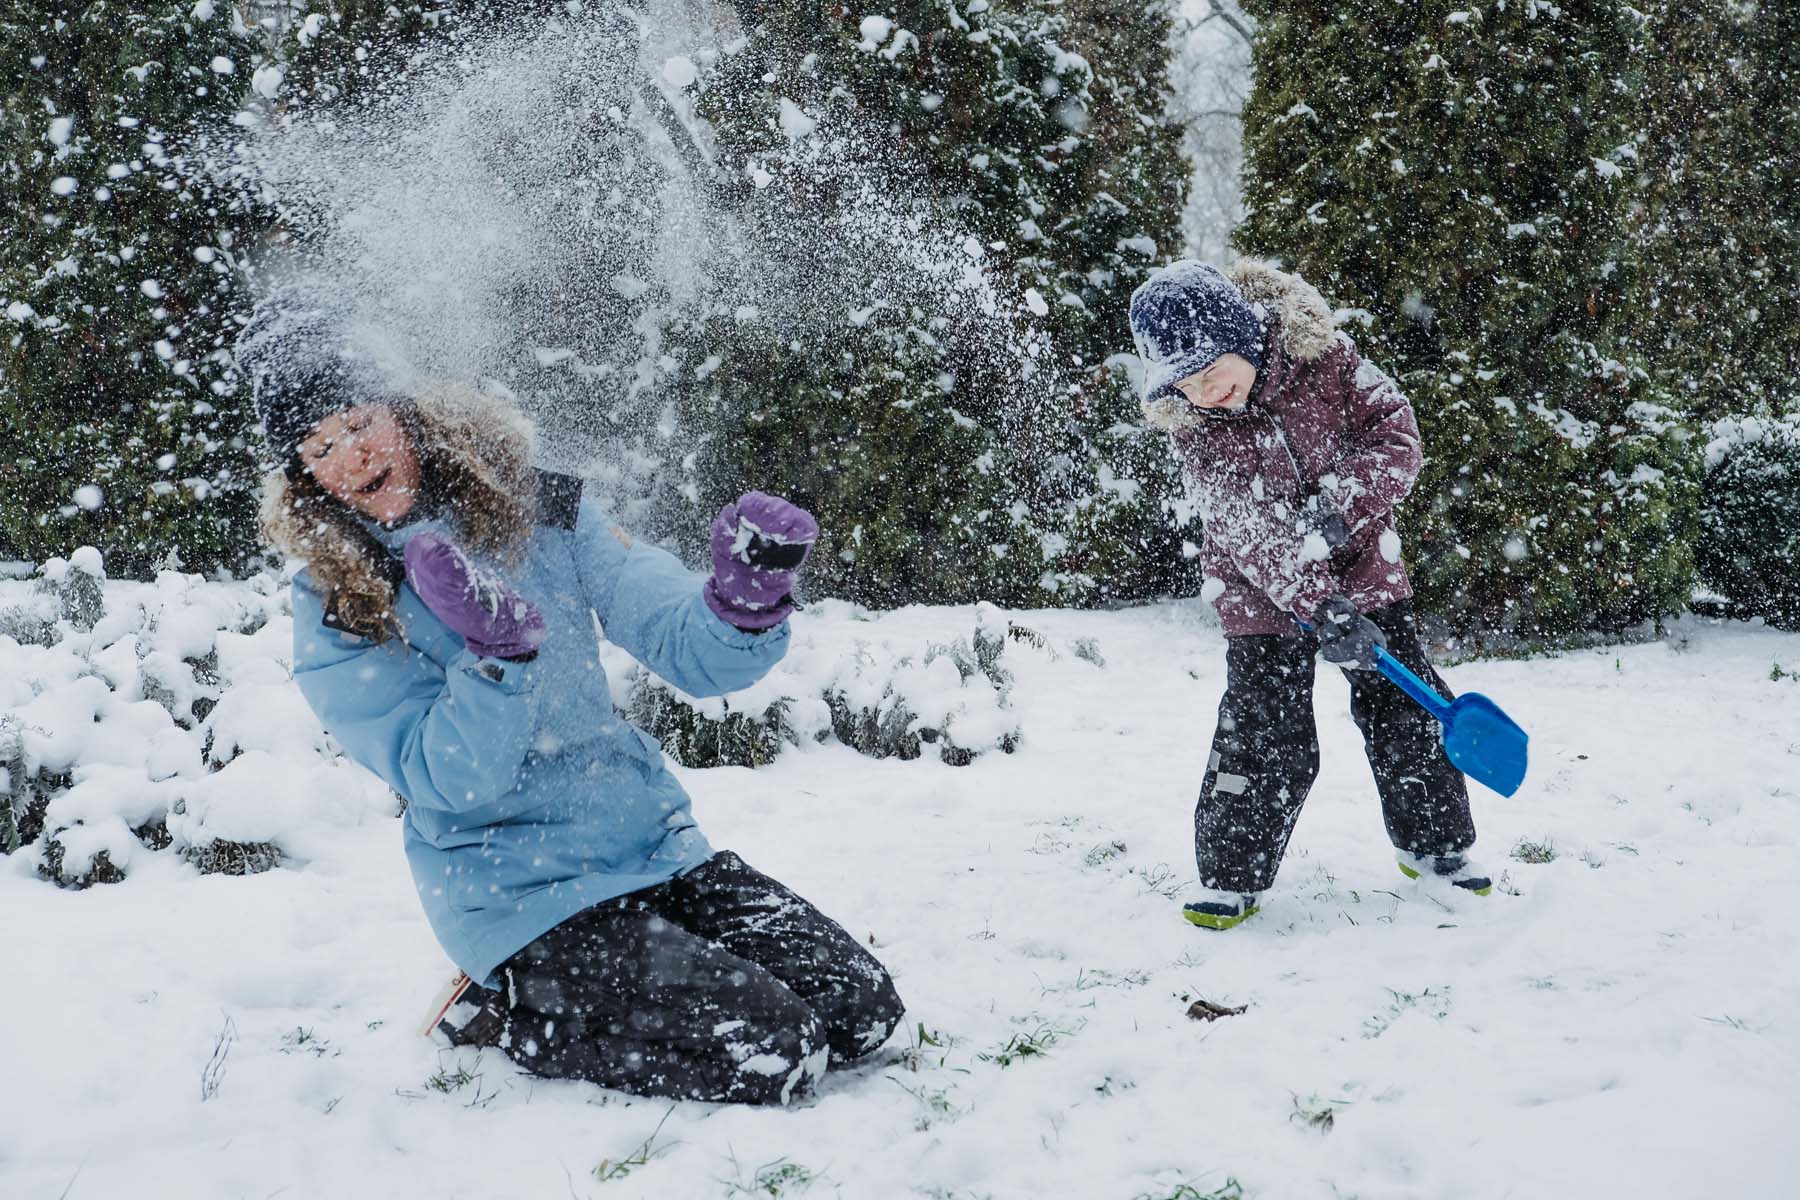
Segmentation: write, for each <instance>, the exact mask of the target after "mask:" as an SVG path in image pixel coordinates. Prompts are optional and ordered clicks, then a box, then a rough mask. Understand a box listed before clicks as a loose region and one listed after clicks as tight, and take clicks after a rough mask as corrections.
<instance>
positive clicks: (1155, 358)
mask: <svg viewBox="0 0 1800 1200" xmlns="http://www.w3.org/2000/svg"><path fill="white" fill-rule="evenodd" d="M1131 335H1132V337H1133V338H1134V339H1136V341H1137V351H1138V355H1139V356H1140V357H1141V358H1143V360H1144V366H1145V371H1144V402H1145V403H1146V404H1154V403H1156V402H1157V401H1159V400H1164V399H1167V398H1169V397H1170V396H1171V395H1173V394H1174V392H1175V384H1176V383H1177V382H1179V381H1180V380H1183V379H1186V378H1187V377H1188V376H1189V375H1192V374H1194V373H1195V372H1196V371H1204V370H1206V368H1208V367H1210V366H1212V364H1213V363H1215V362H1217V361H1218V359H1219V358H1220V357H1221V356H1222V355H1226V354H1237V355H1241V356H1243V357H1244V358H1246V359H1248V360H1249V361H1250V365H1251V366H1253V367H1255V368H1256V369H1257V370H1259V371H1260V370H1262V365H1263V322H1262V318H1261V317H1260V316H1258V315H1257V313H1256V310H1255V309H1253V308H1251V307H1250V304H1249V302H1248V301H1246V300H1245V299H1244V295H1243V293H1242V292H1240V291H1238V289H1237V285H1236V284H1234V283H1232V282H1231V280H1229V279H1227V278H1225V275H1224V273H1223V272H1221V271H1220V270H1219V269H1218V268H1217V267H1212V266H1208V265H1207V264H1205V263H1201V262H1195V261H1194V260H1192V259H1187V258H1184V259H1181V260H1179V261H1176V262H1172V263H1170V264H1169V265H1168V266H1166V267H1164V268H1162V269H1161V270H1159V271H1156V272H1155V273H1153V274H1152V275H1151V276H1150V278H1148V279H1146V280H1144V282H1143V283H1141V284H1139V285H1138V289H1137V291H1135V292H1133V293H1132V294H1131Z"/></svg>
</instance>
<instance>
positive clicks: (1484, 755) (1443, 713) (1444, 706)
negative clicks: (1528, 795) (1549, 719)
mask: <svg viewBox="0 0 1800 1200" xmlns="http://www.w3.org/2000/svg"><path fill="white" fill-rule="evenodd" d="M1375 666H1376V668H1377V669H1378V670H1380V672H1381V673H1382V674H1383V675H1386V676H1387V677H1388V678H1389V679H1391V680H1393V681H1394V684H1395V686H1397V687H1398V688H1399V689H1400V690H1401V691H1403V692H1405V693H1406V694H1407V695H1408V696H1411V697H1412V698H1413V699H1414V700H1417V701H1418V702H1419V707H1420V708H1423V709H1424V710H1425V711H1426V712H1428V713H1430V714H1431V715H1432V716H1434V717H1436V718H1437V719H1438V720H1439V721H1440V722H1442V723H1443V726H1444V753H1445V754H1446V755H1448V756H1449V758H1450V762H1451V764H1452V765H1453V766H1455V768H1456V769H1457V770H1459V771H1461V772H1462V773H1463V774H1464V775H1467V776H1468V777H1469V778H1470V779H1473V780H1475V781H1476V782H1477V783H1485V784H1487V786H1489V787H1491V788H1493V789H1494V790H1495V791H1496V792H1499V793H1500V794H1501V795H1502V796H1510V795H1512V794H1513V793H1514V792H1516V791H1518V790H1519V785H1520V784H1521V783H1524V782H1525V757H1526V745H1527V743H1529V742H1530V740H1531V737H1530V735H1529V734H1527V733H1526V732H1525V731H1524V730H1523V729H1521V728H1519V723H1518V722H1517V721H1515V720H1513V719H1512V718H1511V717H1509V716H1507V715H1506V714H1505V713H1504V712H1502V711H1500V706H1499V705H1498V704H1495V703H1494V702H1493V701H1492V700H1489V699H1488V698H1487V697H1486V696H1483V695H1482V694H1481V693H1480V692H1466V693H1464V694H1463V695H1461V696H1458V697H1457V698H1456V699H1455V700H1451V701H1446V700H1445V699H1444V698H1443V697H1442V696H1440V695H1438V694H1437V692H1436V691H1435V690H1433V689H1432V686H1431V685H1430V684H1428V683H1426V682H1425V681H1424V680H1423V679H1420V678H1419V677H1418V676H1417V675H1414V674H1413V673H1412V672H1411V671H1409V670H1407V669H1406V667H1405V666H1404V665H1403V664H1402V663H1401V662H1400V660H1399V659H1397V658H1395V657H1394V656H1393V655H1391V654H1389V653H1388V652H1387V651H1386V650H1384V649H1382V648H1381V647H1380V646H1377V647H1375Z"/></svg>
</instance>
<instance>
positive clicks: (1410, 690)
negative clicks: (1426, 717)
mask: <svg viewBox="0 0 1800 1200" xmlns="http://www.w3.org/2000/svg"><path fill="white" fill-rule="evenodd" d="M1375 666H1376V668H1377V669H1378V670H1379V671H1380V672H1381V673H1382V674H1383V675H1386V676H1387V677H1388V678H1389V679H1391V680H1393V682H1394V685H1395V686H1396V687H1398V688H1399V689H1400V690H1401V691H1403V692H1405V693H1406V694H1407V695H1408V696H1411V697H1412V698H1413V699H1414V700H1417V701H1418V702H1419V707H1420V708H1422V709H1424V710H1425V711H1426V712H1428V713H1430V714H1431V715H1432V716H1434V717H1436V718H1437V719H1438V720H1439V721H1440V722H1448V721H1449V720H1450V702H1449V701H1448V700H1445V699H1444V698H1443V697H1442V696H1440V695H1438V694H1437V690H1436V689H1435V688H1433V687H1432V686H1431V685H1430V684H1429V683H1426V682H1425V681H1424V680H1423V679H1420V678H1419V677H1418V676H1417V675H1415V674H1413V673H1412V672H1411V671H1409V670H1408V669H1407V668H1406V664H1405V663H1402V662H1401V661H1400V660H1399V659H1397V658H1395V657H1394V656H1393V655H1391V654H1389V653H1388V652H1387V650H1386V649H1385V648H1384V647H1381V646H1377V647H1375Z"/></svg>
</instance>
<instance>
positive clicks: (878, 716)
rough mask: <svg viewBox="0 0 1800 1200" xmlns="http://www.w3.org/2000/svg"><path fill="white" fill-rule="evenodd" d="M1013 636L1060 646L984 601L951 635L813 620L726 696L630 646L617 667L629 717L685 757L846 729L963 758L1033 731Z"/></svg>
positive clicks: (734, 753) (846, 734) (708, 756)
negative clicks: (877, 630) (1017, 706)
mask: <svg viewBox="0 0 1800 1200" xmlns="http://www.w3.org/2000/svg"><path fill="white" fill-rule="evenodd" d="M1009 641H1011V642H1016V641H1023V642H1026V643H1028V644H1030V645H1031V646H1033V647H1034V648H1036V649H1038V650H1040V651H1042V652H1044V653H1046V654H1048V655H1051V656H1055V651H1054V650H1052V649H1051V648H1050V646H1049V643H1048V641H1047V640H1046V639H1044V638H1043V637H1042V636H1041V635H1040V634H1037V633H1035V632H1034V631H1032V630H1029V629H1026V628H1025V627H1023V626H1018V625H1013V624H1011V623H1010V622H1008V621H1007V620H1006V618H1005V616H1004V614H1002V613H1001V612H1000V610H999V609H996V608H994V607H992V606H990V605H979V606H977V609H976V622H975V626H974V628H973V629H972V630H971V632H970V635H969V636H968V637H966V638H958V639H953V640H951V641H949V642H927V643H925V644H923V645H920V644H917V643H913V644H896V642H895V641H894V640H892V639H882V640H870V639H866V638H859V637H854V636H852V637H849V638H845V637H843V636H841V634H840V632H839V629H838V628H837V627H835V626H834V625H825V626H822V627H808V628H805V629H802V630H800V631H797V632H796V635H795V643H794V646H793V648H792V649H790V651H789V652H788V655H787V657H786V658H785V659H784V660H783V661H782V663H781V664H780V666H778V667H777V668H776V669H775V670H773V671H771V672H770V673H769V674H768V675H767V676H765V677H764V678H763V679H762V680H760V681H759V682H757V683H756V684H755V685H754V686H752V687H750V688H748V689H746V690H744V691H742V692H738V693H736V694H734V695H732V696H730V697H727V698H723V699H721V698H708V699H697V698H695V697H691V696H688V695H686V694H684V693H682V692H680V691H679V690H677V689H676V688H674V687H673V686H671V685H670V684H669V683H667V682H665V681H664V680H662V679H660V678H658V677H657V676H655V675H653V674H651V673H650V672H648V671H647V670H645V669H644V668H643V667H641V666H637V665H636V664H633V663H630V662H629V661H628V660H625V659H623V657H622V656H620V657H618V658H617V659H616V660H615V662H614V663H612V664H609V669H611V670H612V671H613V674H614V677H615V678H616V679H619V680H621V681H622V682H621V687H622V691H623V697H622V698H621V700H620V707H621V708H622V709H623V710H624V712H625V714H626V716H627V717H628V718H629V719H630V720H631V721H632V722H634V723H635V724H637V725H638V726H639V727H640V728H642V729H643V730H645V731H646V732H647V733H649V734H651V735H652V736H653V737H655V738H657V739H658V740H660V741H661V742H662V744H663V749H664V750H666V751H667V752H668V753H669V754H670V756H671V757H673V758H674V759H675V760H676V761H677V762H679V763H681V764H682V765H683V766H688V767H712V766H748V767H754V766H760V765H762V764H763V763H766V762H768V761H770V760H771V759H773V758H774V757H775V756H776V755H777V754H778V753H780V752H781V750H782V749H783V748H784V747H786V746H799V745H804V744H807V743H817V742H824V741H830V740H832V739H834V738H835V739H836V740H837V741H838V742H840V743H842V744H843V745H846V746H849V747H850V748H851V749H853V750H856V751H857V752H858V753H861V754H867V755H869V756H870V757H873V758H901V759H914V758H918V757H920V756H921V755H922V754H923V753H925V751H926V750H927V749H934V750H935V751H936V752H937V754H938V757H939V758H941V759H942V760H943V761H944V762H946V763H949V764H951V765H953V766H963V765H966V764H968V763H970V762H972V761H973V760H974V759H975V758H976V756H978V755H980V754H984V753H986V752H988V751H990V750H995V749H998V750H1001V751H1003V752H1005V753H1011V752H1012V751H1013V750H1014V749H1015V748H1016V747H1017V745H1018V744H1019V741H1020V739H1021V737H1022V736H1023V735H1022V732H1021V729H1020V723H1019V718H1018V714H1017V713H1016V712H1015V711H1014V710H1013V709H1012V706H1011V703H1010V693H1011V689H1012V676H1011V674H1010V672H1009V671H1008V670H1007V669H1006V666H1005V664H1004V661H1003V660H1004V656H1005V653H1006V649H1007V645H1008V643H1009Z"/></svg>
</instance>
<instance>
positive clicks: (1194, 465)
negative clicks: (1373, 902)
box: [1131, 261, 1491, 929]
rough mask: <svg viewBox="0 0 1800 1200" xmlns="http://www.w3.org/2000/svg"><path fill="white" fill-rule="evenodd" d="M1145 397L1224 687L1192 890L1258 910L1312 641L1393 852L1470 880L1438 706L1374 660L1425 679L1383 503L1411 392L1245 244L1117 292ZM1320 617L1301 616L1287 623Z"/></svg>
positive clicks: (1410, 461) (1308, 722)
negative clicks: (1235, 255) (1344, 695)
mask: <svg viewBox="0 0 1800 1200" xmlns="http://www.w3.org/2000/svg"><path fill="white" fill-rule="evenodd" d="M1131 328H1132V333H1133V335H1134V337H1135V338H1136V340H1137V346H1138V353H1139V354H1140V356H1142V358H1143V359H1144V360H1145V362H1146V367H1147V370H1146V374H1145V381H1144V412H1145V415H1146V417H1147V418H1148V419H1149V420H1150V422H1151V423H1152V424H1153V425H1156V426H1158V427H1159V428H1163V429H1167V430H1169V431H1170V433H1171V434H1172V435H1173V436H1174V440H1175V446H1176V448H1177V450H1178V451H1179V452H1180V454H1181V457H1182V459H1183V462H1184V463H1185V465H1186V468H1187V475H1188V478H1189V480H1190V481H1191V483H1192V486H1193V488H1194V489H1195V491H1196V492H1197V494H1198V499H1199V501H1200V507H1201V514H1202V518H1203V520H1204V523H1205V530H1206V533H1205V539H1204V540H1205V545H1204V547H1203V548H1202V556H1203V557H1202V560H1201V565H1202V567H1203V568H1204V571H1205V575H1206V588H1205V594H1207V595H1208V596H1210V598H1211V599H1212V602H1213V604H1214V606H1215V607H1216V608H1217V609H1218V612H1219V616H1220V618H1221V620H1222V621H1223V623H1224V626H1225V637H1226V651H1225V664H1226V684H1225V697H1224V699H1223V700H1222V701H1221V703H1220V705H1219V723H1218V729H1217V731H1216V732H1215V734H1214V735H1213V743H1212V754H1211V756H1210V758H1209V759H1208V761H1207V769H1206V775H1205V778H1204V780H1203V781H1202V783H1201V787H1200V802H1199V805H1198V808H1197V809H1196V811H1195V813H1194V850H1195V855H1196V857H1197V858H1198V860H1199V865H1200V883H1201V885H1202V888H1203V889H1204V891H1203V894H1202V896H1201V898H1200V899H1199V900H1198V901H1197V902H1195V903H1192V904H1189V905H1187V907H1186V915H1187V918H1188V920H1190V921H1192V922H1193V923H1194V924H1196V925H1199V926H1202V927H1204V928H1208V929H1228V928H1230V927H1232V926H1234V925H1237V924H1239V923H1240V922H1242V921H1243V920H1244V919H1245V918H1247V917H1249V916H1250V915H1251V914H1252V913H1254V912H1255V911H1256V909H1257V904H1258V901H1259V898H1260V896H1261V894H1262V893H1263V892H1265V891H1267V890H1268V889H1269V887H1270V885H1271V884H1272V883H1274V881H1275V872H1276V869H1277V868H1278V867H1279V866H1280V864H1281V858H1282V855H1283V853H1284V852H1285V851H1286V849H1287V843H1288V837H1289V836H1290V835H1291V834H1292V833H1293V829H1294V821H1295V820H1296V818H1298V817H1299V815H1300V808H1301V805H1303V804H1304V803H1305V802H1306V795H1307V792H1308V791H1309V790H1310V789H1311V787H1312V783H1313V779H1314V778H1315V777H1316V776H1317V774H1318V770H1319V739H1318V730H1317V728H1316V726H1315V724H1314V721H1313V696H1312V690H1313V655H1314V653H1315V651H1316V652H1317V653H1319V654H1321V655H1322V656H1323V657H1324V658H1325V660H1326V661H1327V662H1330V663H1334V664H1336V665H1337V666H1339V667H1342V668H1343V669H1344V673H1345V675H1346V676H1347V677H1348V678H1349V680H1350V713H1351V716H1352V717H1353V718H1354V719H1355V721H1356V724H1357V728H1359V729H1360V730H1361V731H1362V735H1363V740H1364V743H1365V745H1366V748H1367V750H1368V755H1369V765H1370V767H1371V768H1373V770H1374V773H1375V786H1376V789H1377V790H1378V791H1379V792H1380V793H1381V807H1382V815H1383V817H1384V818H1385V820H1386V824H1387V834H1388V838H1389V839H1390V840H1391V841H1392V842H1393V844H1394V846H1395V848H1396V849H1397V850H1398V851H1399V861H1400V869H1401V870H1402V871H1404V872H1405V873H1406V874H1407V875H1409V876H1412V877H1414V878H1417V877H1419V876H1421V875H1428V876H1433V877H1437V878H1441V879H1444V880H1447V881H1448V882H1449V883H1451V884H1453V885H1455V886H1457V887H1459V888H1464V889H1466V890H1468V891H1471V892H1474V893H1477V894H1479V895H1486V894H1487V893H1488V892H1489V890H1491V885H1490V882H1489V881H1488V879H1487V878H1485V877H1484V876H1483V875H1481V874H1480V873H1479V872H1478V871H1476V870H1474V869H1473V868H1472V867H1471V866H1470V865H1469V862H1468V859H1467V856H1466V854H1465V851H1467V850H1468V848H1469V846H1470V845H1472V844H1473V843H1474V841H1475V826H1474V823H1473V821H1472V820H1471V818H1470V815H1469V794H1468V789H1467V787H1466V786H1465V784H1464V782H1463V778H1462V775H1461V773H1460V772H1458V771H1457V769H1456V768H1455V767H1454V766H1452V765H1451V764H1450V760H1449V759H1448V758H1447V757H1446V756H1445V754H1444V749H1443V744H1442V741H1441V739H1440V734H1439V729H1438V725H1437V722H1436V721H1435V720H1434V719H1433V718H1432V717H1431V716H1429V715H1428V714H1426V713H1425V712H1424V711H1423V710H1421V709H1420V708H1419V707H1418V706H1417V705H1416V704H1414V703H1413V702H1412V701H1411V700H1409V699H1407V697H1406V696H1405V694H1404V693H1402V692H1401V691H1400V689H1399V688H1397V687H1395V686H1394V685H1393V684H1391V683H1389V682H1388V681H1387V680H1386V679H1385V678H1384V677H1382V676H1381V675H1380V674H1378V673H1377V672H1376V670H1375V654H1374V651H1375V647H1376V646H1384V647H1386V648H1387V650H1388V652H1389V653H1390V654H1392V655H1393V656H1394V657H1395V658H1397V659H1399V660H1400V662H1402V663H1404V664H1405V665H1406V666H1407V667H1410V668H1411V669H1412V670H1413V671H1415V672H1417V673H1418V674H1419V675H1420V676H1421V677H1423V678H1424V679H1425V680H1426V681H1427V682H1429V683H1431V684H1432V685H1433V686H1435V687H1436V688H1437V689H1438V691H1439V692H1440V693H1442V694H1443V695H1445V696H1450V695H1451V692H1450V690H1449V689H1448V688H1446V687H1445V686H1444V683H1443V680H1442V679H1440V678H1439V677H1438V676H1437V674H1436V673H1435V672H1434V671H1433V670H1432V669H1431V664H1430V663H1429V662H1428V661H1427V659H1426V657H1425V650H1424V646H1423V645H1422V643H1421V641H1420V637H1419V628H1418V623H1417V621H1416V619H1415V618H1414V615H1413V608H1412V584H1411V582H1410V581H1409V580H1408V579H1407V575H1406V568H1405V567H1404V566H1403V565H1402V564H1401V562H1400V538H1399V535H1398V534H1397V533H1396V532H1395V530H1394V505H1395V504H1397V503H1398V502H1399V501H1400V500H1401V499H1402V498H1403V497H1404V496H1405V495H1406V493H1407V492H1408V491H1409V490H1411V488H1412V484H1413V480H1414V479H1415V478H1416V477H1417V476H1418V473H1419V465H1420V453H1419V427H1418V424H1417V422H1416V421H1415V420H1414V419H1413V412H1412V407H1411V406H1410V405H1409V404H1408V403H1407V402H1406V398H1405V397H1404V396H1402V395H1401V394H1400V391H1399V389H1398V388H1397V387H1395V385H1394V381H1393V380H1392V379H1390V378H1389V377H1388V376H1387V375H1386V374H1385V373H1384V372H1383V371H1381V370H1380V368H1378V367H1376V366H1375V365H1374V364H1373V363H1369V362H1365V361H1363V359H1362V357H1361V355H1360V354H1359V353H1358V352H1357V349H1356V343H1354V342H1353V341H1351V340H1350V338H1349V336H1348V335H1346V334H1344V333H1343V332H1342V331H1339V330H1336V329H1335V328H1334V322H1333V319H1332V315H1331V310H1330V309H1329V308H1328V307H1327V306H1326V304H1325V301H1324V298H1323V297H1321V296H1320V295H1319V293H1318V292H1317V291H1316V290H1315V289H1314V288H1313V287H1311V286H1310V285H1309V284H1307V283H1306V282H1305V281H1304V280H1302V279H1300V278H1299V277H1298V276H1295V275H1290V274H1285V273H1283V272H1281V271H1277V270H1274V269H1273V268H1271V267H1268V266H1264V265H1262V264H1259V263H1249V262H1246V263H1240V264H1238V265H1237V266H1235V267H1234V268H1233V269H1232V271H1231V274H1230V276H1229V277H1227V276H1226V275H1225V274H1224V273H1222V272H1220V271H1219V270H1217V269H1216V268H1214V267H1210V266H1206V265H1203V264H1201V263H1197V262H1191V261H1182V262H1176V263H1173V264H1171V265H1169V266H1168V267H1166V268H1164V269H1162V270H1160V271H1158V272H1156V273H1155V274H1154V275H1152V276H1151V277H1150V278H1149V279H1148V280H1146V281H1145V282H1144V284H1143V285H1142V286H1141V287H1139V288H1138V290H1137V291H1136V292H1135V293H1134V294H1133V295H1132V298H1131ZM1301 622H1304V623H1306V624H1307V625H1310V626H1311V627H1312V629H1313V630H1314V631H1315V632H1314V633H1311V634H1308V633H1303V632H1302V631H1301V628H1300V623H1301Z"/></svg>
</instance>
